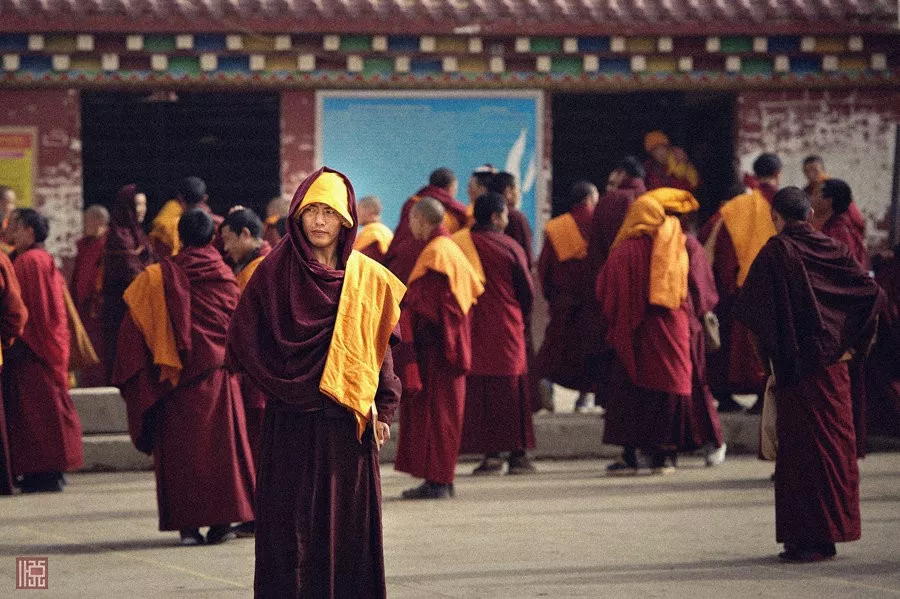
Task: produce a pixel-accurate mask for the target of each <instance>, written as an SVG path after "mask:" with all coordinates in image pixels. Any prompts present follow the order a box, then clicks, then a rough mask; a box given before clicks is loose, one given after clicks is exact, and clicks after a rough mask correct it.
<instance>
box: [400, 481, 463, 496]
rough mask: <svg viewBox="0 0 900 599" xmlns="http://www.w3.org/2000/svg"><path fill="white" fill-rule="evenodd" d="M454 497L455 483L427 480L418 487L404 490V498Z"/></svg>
mask: <svg viewBox="0 0 900 599" xmlns="http://www.w3.org/2000/svg"><path fill="white" fill-rule="evenodd" d="M451 497H453V485H452V484H449V485H448V484H442V483H433V482H430V481H427V480H426V481H425V482H424V483H422V484H421V485H419V486H418V487H413V488H412V489H407V490H405V491H403V494H402V498H403V499H450V498H451Z"/></svg>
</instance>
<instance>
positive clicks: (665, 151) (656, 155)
mask: <svg viewBox="0 0 900 599" xmlns="http://www.w3.org/2000/svg"><path fill="white" fill-rule="evenodd" d="M650 155H651V156H653V159H654V160H655V161H657V162H658V163H660V164H665V163H666V158H668V156H669V146H667V145H665V144H659V145H658V146H656V147H655V148H653V149H652V150H650Z"/></svg>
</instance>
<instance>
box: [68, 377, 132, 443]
mask: <svg viewBox="0 0 900 599" xmlns="http://www.w3.org/2000/svg"><path fill="white" fill-rule="evenodd" d="M69 394H70V395H71V396H72V401H73V402H74V403H75V409H76V410H77V411H78V417H79V418H80V419H81V428H82V429H83V430H84V432H85V434H94V433H127V432H128V418H127V415H126V413H125V401H124V400H123V399H122V396H121V395H119V390H118V389H117V388H115V387H86V388H83V389H72V390H70V391H69Z"/></svg>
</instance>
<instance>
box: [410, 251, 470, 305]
mask: <svg viewBox="0 0 900 599" xmlns="http://www.w3.org/2000/svg"><path fill="white" fill-rule="evenodd" d="M429 270H433V271H435V272H439V273H442V274H445V275H447V280H448V281H449V282H450V291H451V293H453V297H455V298H456V302H457V303H458V304H459V307H460V309H461V310H462V312H463V314H468V313H469V310H470V309H471V308H472V305H473V304H475V303H477V301H478V296H479V295H481V294H482V293H484V285H482V284H481V281H479V280H478V274H477V273H476V272H475V269H474V268H472V265H471V264H469V260H468V259H467V258H466V256H465V254H463V251H462V250H461V249H459V246H458V245H456V244H455V243H453V240H452V239H450V238H449V237H445V236H443V235H440V236H438V237H435V238H434V239H432V240H431V242H429V244H428V245H426V246H425V249H424V250H422V253H421V254H419V258H418V260H416V264H415V266H413V270H412V273H411V274H410V275H409V281H408V282H407V283H406V284H407V285H412V283H413V281H415V280H416V279H418V278H421V277H423V276H425V274H427V273H428V271H429Z"/></svg>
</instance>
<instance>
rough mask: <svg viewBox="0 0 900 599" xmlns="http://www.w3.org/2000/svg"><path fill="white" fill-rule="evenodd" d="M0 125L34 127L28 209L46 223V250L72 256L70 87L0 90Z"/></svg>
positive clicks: (75, 183)
mask: <svg viewBox="0 0 900 599" xmlns="http://www.w3.org/2000/svg"><path fill="white" fill-rule="evenodd" d="M0 107H2V108H0V126H15V127H36V128H37V134H38V148H37V169H36V170H37V172H36V180H35V181H34V208H35V209H37V210H39V211H40V212H41V213H42V214H44V215H45V216H47V218H48V219H49V220H50V237H49V238H48V239H47V249H48V250H49V251H50V252H51V253H52V254H54V255H55V256H56V257H57V260H64V261H68V260H69V259H71V258H73V257H74V256H75V241H76V240H77V239H78V238H79V237H80V236H81V207H82V197H81V196H82V187H81V186H82V179H81V133H80V131H81V124H80V100H79V94H78V91H77V90H74V89H32V90H0Z"/></svg>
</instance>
